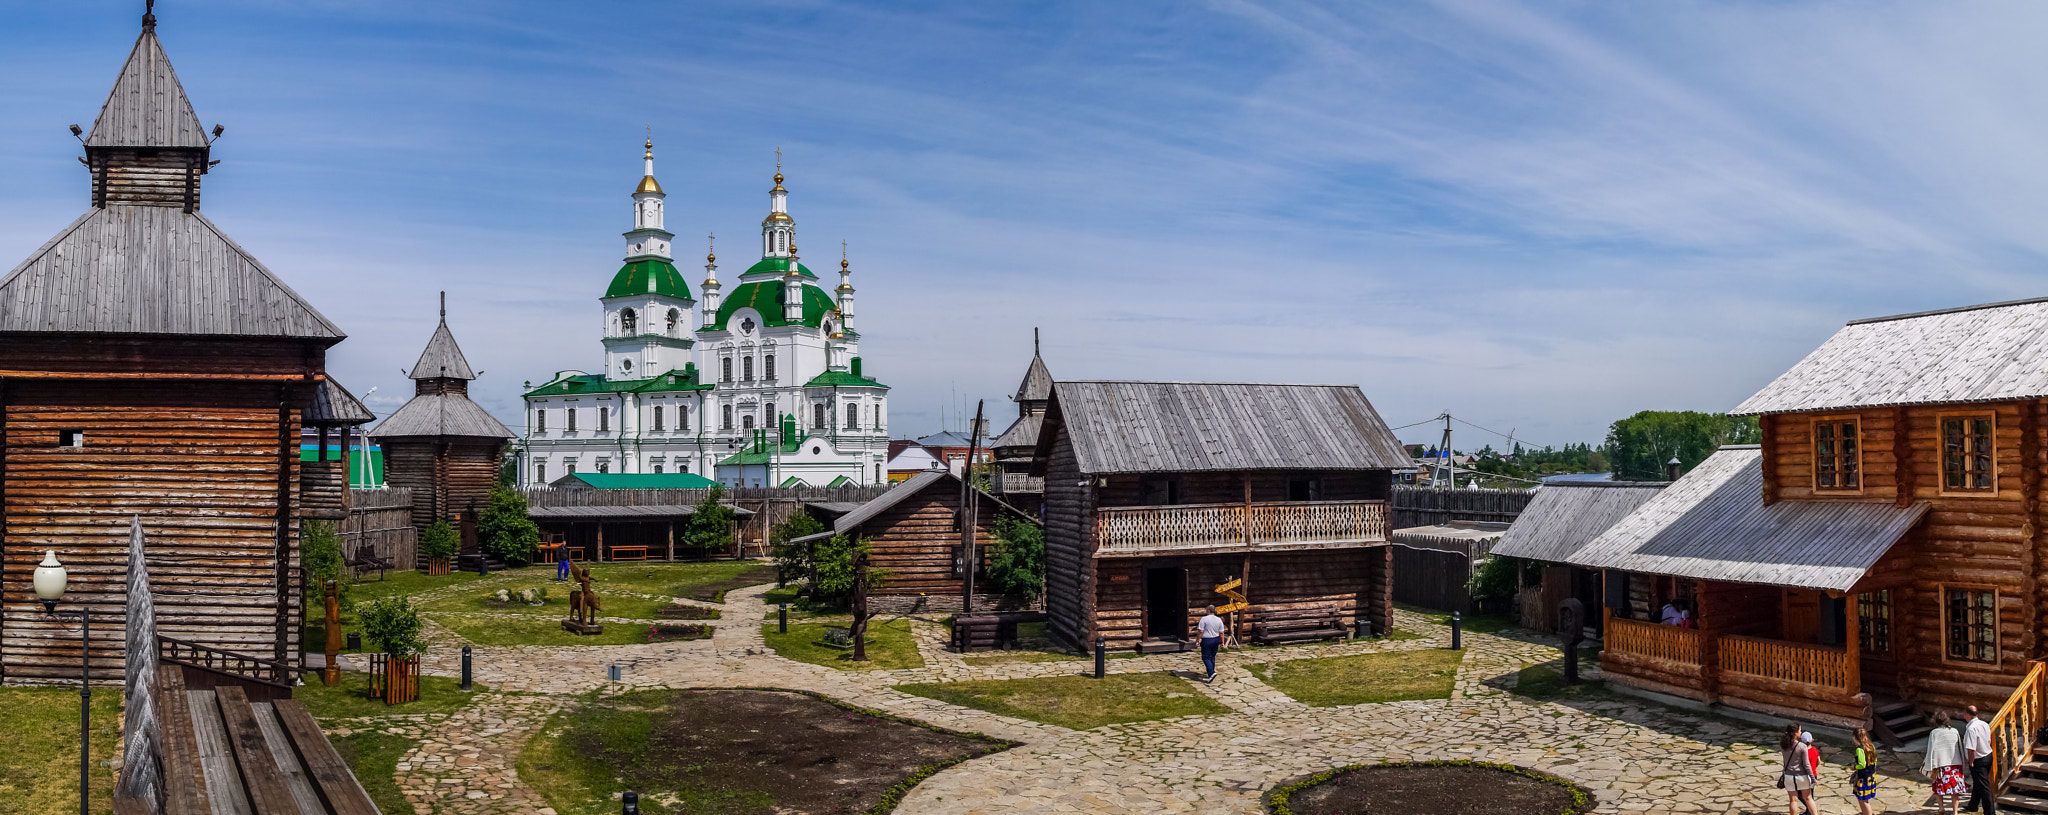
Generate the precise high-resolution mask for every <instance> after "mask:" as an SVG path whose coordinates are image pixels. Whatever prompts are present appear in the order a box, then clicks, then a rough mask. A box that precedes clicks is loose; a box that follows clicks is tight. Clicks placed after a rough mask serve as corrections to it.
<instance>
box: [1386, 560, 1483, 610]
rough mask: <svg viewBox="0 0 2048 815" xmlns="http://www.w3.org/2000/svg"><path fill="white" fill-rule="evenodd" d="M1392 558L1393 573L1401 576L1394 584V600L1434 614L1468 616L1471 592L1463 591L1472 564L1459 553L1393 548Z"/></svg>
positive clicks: (1470, 607) (1468, 578)
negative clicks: (1442, 612) (1454, 612)
mask: <svg viewBox="0 0 2048 815" xmlns="http://www.w3.org/2000/svg"><path fill="white" fill-rule="evenodd" d="M1392 555H1393V559H1394V571H1395V573H1397V574H1399V575H1401V579H1400V580H1399V581H1398V582H1396V583H1395V584H1394V599H1395V600H1397V601H1399V602H1403V603H1407V604H1409V605H1416V606H1421V607H1423V608H1430V609H1436V610H1438V611H1446V612H1448V611H1459V612H1464V613H1466V614H1470V613H1472V591H1471V590H1470V589H1467V588H1465V582H1466V581H1468V580H1470V579H1471V578H1472V561H1471V560H1470V559H1468V558H1466V557H1465V555H1464V554H1463V553H1461V552H1446V551H1443V550H1441V549H1414V548H1410V547H1407V546H1401V545H1398V544H1397V545H1395V546H1394V547H1393V552H1392Z"/></svg>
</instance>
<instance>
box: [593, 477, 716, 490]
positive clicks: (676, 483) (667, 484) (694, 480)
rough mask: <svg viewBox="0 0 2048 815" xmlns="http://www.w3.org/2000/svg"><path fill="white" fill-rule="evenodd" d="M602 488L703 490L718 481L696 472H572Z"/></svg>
mask: <svg viewBox="0 0 2048 815" xmlns="http://www.w3.org/2000/svg"><path fill="white" fill-rule="evenodd" d="M569 477H571V478H574V479H576V480H578V481H581V482H583V483H585V484H589V485H590V486H592V487H596V488H598V489H601V490H701V489H707V488H709V487H711V486H713V485H715V484H717V483H718V482H716V481H712V480H711V479H709V478H705V477H704V476H701V475H698V474H696V473H570V474H569Z"/></svg>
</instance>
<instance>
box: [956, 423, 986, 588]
mask: <svg viewBox="0 0 2048 815" xmlns="http://www.w3.org/2000/svg"><path fill="white" fill-rule="evenodd" d="M981 405H982V403H981V402H980V401H976V402H975V403H974V424H973V426H971V427H969V428H968V431H967V461H966V462H965V463H964V464H963V465H962V466H961V467H960V554H961V559H962V561H963V562H962V563H961V566H962V568H963V569H964V571H965V572H966V574H965V576H964V577H963V578H962V579H961V581H960V613H962V614H967V613H971V612H973V611H974V566H975V563H976V560H975V558H974V525H975V517H974V516H975V510H976V509H979V508H980V507H981V502H980V501H978V500H975V499H976V498H977V497H978V496H976V495H975V494H974V493H975V490H974V455H975V452H976V451H977V450H978V449H980V447H981Z"/></svg>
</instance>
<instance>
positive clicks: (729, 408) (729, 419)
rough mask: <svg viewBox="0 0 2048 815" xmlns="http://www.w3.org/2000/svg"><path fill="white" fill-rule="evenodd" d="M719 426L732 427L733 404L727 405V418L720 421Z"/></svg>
mask: <svg viewBox="0 0 2048 815" xmlns="http://www.w3.org/2000/svg"><path fill="white" fill-rule="evenodd" d="M718 428H719V429H720V430H731V429H732V405H726V406H725V418H724V420H723V421H721V422H720V423H719V425H718Z"/></svg>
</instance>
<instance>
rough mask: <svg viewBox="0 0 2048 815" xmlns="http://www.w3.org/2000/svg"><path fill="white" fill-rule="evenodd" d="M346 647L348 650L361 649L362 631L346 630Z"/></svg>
mask: <svg viewBox="0 0 2048 815" xmlns="http://www.w3.org/2000/svg"><path fill="white" fill-rule="evenodd" d="M348 649H349V650H350V651H361V650H363V632H361V631H350V632H348Z"/></svg>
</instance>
